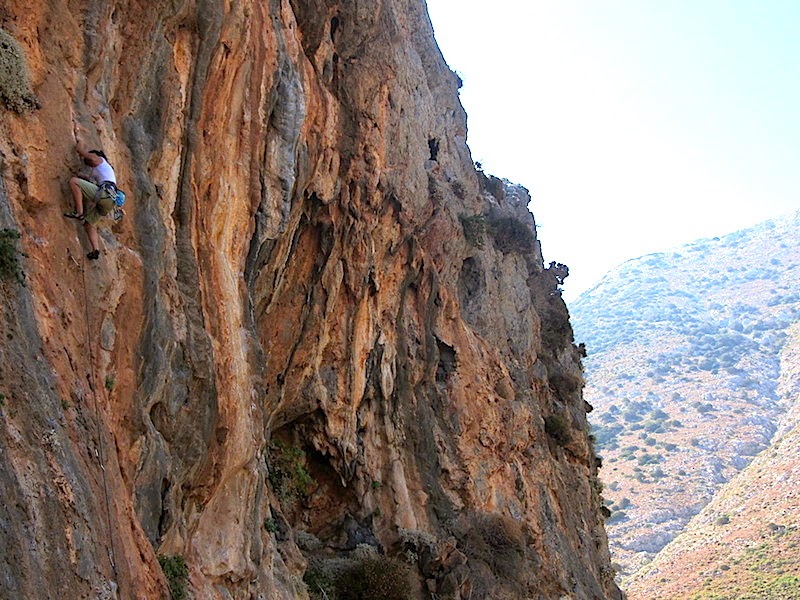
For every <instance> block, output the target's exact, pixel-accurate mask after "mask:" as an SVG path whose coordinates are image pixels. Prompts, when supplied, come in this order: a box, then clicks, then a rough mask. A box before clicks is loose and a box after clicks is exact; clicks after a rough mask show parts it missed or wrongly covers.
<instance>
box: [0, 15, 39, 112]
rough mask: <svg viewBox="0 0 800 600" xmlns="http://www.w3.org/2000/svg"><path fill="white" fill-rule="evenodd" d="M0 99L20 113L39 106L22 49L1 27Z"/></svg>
mask: <svg viewBox="0 0 800 600" xmlns="http://www.w3.org/2000/svg"><path fill="white" fill-rule="evenodd" d="M0 100H2V101H3V103H4V104H5V105H6V107H8V108H9V109H11V110H13V111H15V112H18V113H22V112H25V111H28V110H32V109H34V108H38V107H39V101H38V100H37V99H36V97H35V96H34V95H33V92H32V91H31V83H30V77H29V75H28V67H27V66H26V64H25V57H24V55H23V53H22V49H21V48H20V46H19V44H18V43H17V41H16V40H15V39H14V38H13V37H11V35H10V34H9V33H8V32H7V31H5V30H3V29H0Z"/></svg>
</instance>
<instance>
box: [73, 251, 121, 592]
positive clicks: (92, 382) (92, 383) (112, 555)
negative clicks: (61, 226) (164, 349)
mask: <svg viewBox="0 0 800 600" xmlns="http://www.w3.org/2000/svg"><path fill="white" fill-rule="evenodd" d="M67 253H68V254H69V257H70V258H71V259H72V262H74V263H75V264H76V265H77V266H78V268H79V269H80V271H81V280H82V283H83V307H84V311H85V315H86V344H87V346H88V347H89V368H90V374H87V379H89V376H91V379H89V390H90V391H91V393H92V398H93V399H94V414H95V422H96V423H97V446H96V447H95V451H94V454H95V456H96V457H97V459H98V461H99V462H100V471H101V473H102V476H103V495H104V496H105V503H106V521H107V523H108V540H109V542H110V544H111V546H110V551H109V554H108V560H109V561H111V568H112V569H113V571H114V578H115V579H116V584H117V590H119V585H120V579H119V572H118V571H117V554H116V550H115V548H114V534H113V532H112V530H111V500H110V497H109V493H108V477H107V476H106V466H105V456H104V453H103V436H102V431H101V428H100V411H99V407H98V403H97V387H96V383H97V374H96V373H95V368H94V344H92V332H91V327H90V326H89V295H88V293H87V291H86V261H85V260H84V264H83V265H79V264H78V261H76V260H75V258H74V257H73V256H72V253H71V252H69V250H67Z"/></svg>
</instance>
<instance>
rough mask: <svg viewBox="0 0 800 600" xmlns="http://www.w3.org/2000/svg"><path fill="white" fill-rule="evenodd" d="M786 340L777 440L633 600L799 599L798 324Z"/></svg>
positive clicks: (648, 574)
mask: <svg viewBox="0 0 800 600" xmlns="http://www.w3.org/2000/svg"><path fill="white" fill-rule="evenodd" d="M788 336H789V337H788V339H787V342H786V345H785V346H784V348H783V351H782V354H781V363H782V365H783V366H784V368H783V369H782V371H781V381H780V384H779V388H780V393H781V394H782V395H785V396H786V397H787V398H793V400H794V401H793V403H792V405H791V407H790V409H789V411H788V412H787V413H786V415H785V417H784V418H783V419H782V421H781V422H780V424H779V428H778V432H777V433H776V435H775V438H774V440H773V441H772V443H771V444H770V446H769V448H767V449H766V450H764V451H763V452H761V453H760V454H759V455H758V456H757V457H756V458H755V459H754V460H753V462H752V463H751V464H750V465H748V466H747V467H746V468H745V469H744V470H743V471H742V472H741V473H740V474H739V475H737V476H736V477H734V478H733V479H732V480H731V481H730V482H728V483H727V484H726V485H724V486H723V487H722V488H721V489H720V490H719V492H717V494H716V495H715V497H714V499H713V500H712V501H711V503H710V504H709V505H708V506H707V507H705V508H704V509H703V511H702V512H701V513H700V514H698V515H697V516H696V517H694V518H693V519H692V520H691V521H690V522H689V523H688V525H687V526H686V528H685V529H684V530H683V531H682V532H681V534H680V535H679V536H678V537H677V538H676V539H675V540H673V541H672V542H671V543H670V544H669V545H667V546H666V547H665V548H664V549H663V550H662V551H661V552H659V553H658V555H657V556H656V558H655V560H653V562H651V563H650V564H649V565H647V566H646V567H645V568H643V569H642V570H641V571H640V572H639V573H636V574H635V575H634V576H633V577H632V578H631V579H630V580H629V581H628V582H627V589H628V592H629V594H630V597H631V598H653V597H654V596H653V594H652V592H651V590H654V589H658V590H659V592H658V596H657V597H658V598H664V599H675V600H678V599H680V598H692V599H693V600H695V599H696V600H715V599H720V600H721V599H724V598H730V599H750V600H787V599H796V598H800V323H796V324H794V325H793V326H792V327H790V329H789V331H788Z"/></svg>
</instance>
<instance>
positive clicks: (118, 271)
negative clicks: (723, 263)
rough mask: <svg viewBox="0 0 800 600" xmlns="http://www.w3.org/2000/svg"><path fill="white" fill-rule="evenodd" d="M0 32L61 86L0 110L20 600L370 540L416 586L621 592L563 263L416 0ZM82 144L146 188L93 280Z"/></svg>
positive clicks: (10, 487)
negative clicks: (484, 163)
mask: <svg viewBox="0 0 800 600" xmlns="http://www.w3.org/2000/svg"><path fill="white" fill-rule="evenodd" d="M0 25H1V26H2V29H3V30H4V31H5V32H6V33H7V34H8V35H9V36H11V37H12V38H13V39H14V40H15V41H16V43H17V44H18V47H19V49H20V50H21V53H22V54H23V55H24V60H25V62H26V64H27V70H28V78H29V81H28V83H29V86H30V88H31V89H30V92H31V93H32V94H33V95H34V96H35V102H34V100H32V99H31V98H32V96H30V95H27V96H25V98H27V99H28V100H26V102H27V104H25V105H24V106H23V105H18V106H15V107H13V108H14V109H13V110H12V108H6V107H3V108H2V109H0V129H1V130H2V136H0V173H1V174H2V179H1V180H0V227H2V228H8V229H15V230H18V231H19V232H21V233H22V240H21V248H22V250H24V253H25V255H26V256H24V257H20V260H21V264H22V266H23V269H24V271H25V273H26V284H25V285H24V286H23V285H20V284H19V283H17V282H16V281H14V280H13V279H9V278H6V279H4V280H3V282H2V290H3V297H2V304H1V306H2V313H0V318H1V319H2V321H0V323H2V329H3V336H4V337H3V340H2V346H1V347H0V348H2V354H0V359H1V360H0V375H1V376H2V382H0V393H2V402H0V415H1V416H2V423H0V483H2V485H0V496H2V503H0V504H2V509H0V542H2V545H3V547H4V548H5V549H6V551H5V555H4V559H3V561H2V563H0V596H2V597H25V598H38V597H42V598H44V597H57V596H58V597H63V598H115V597H118V598H126V599H127V598H161V597H165V596H166V595H167V593H168V592H167V580H166V578H165V577H164V575H163V574H162V570H161V568H160V567H159V564H158V562H157V560H156V558H157V556H158V555H163V556H168V557H170V556H181V557H183V559H184V560H185V562H186V564H187V566H188V577H187V578H186V581H183V582H180V583H181V584H182V585H185V586H186V587H187V589H188V590H190V592H191V593H192V594H193V595H194V597H195V598H209V599H218V598H219V599H223V598H236V599H239V598H242V599H243V598H306V597H308V595H309V594H311V595H312V596H314V595H316V594H318V591H317V590H315V589H314V587H313V585H309V584H308V583H307V582H308V581H309V577H308V573H309V571H310V570H311V568H312V566H313V565H317V564H320V561H323V562H324V561H326V560H329V561H330V560H334V559H340V560H355V559H353V558H352V557H353V556H356V554H354V553H357V552H363V551H364V547H365V545H367V546H371V547H372V548H375V549H379V551H380V552H381V553H385V554H388V555H401V556H403V557H404V560H405V561H406V562H407V563H408V565H409V569H410V572H411V574H412V579H413V580H414V581H416V583H415V585H414V586H412V588H413V590H415V591H413V590H412V591H413V594H415V595H417V596H419V597H421V598H422V597H428V595H429V594H435V595H436V596H437V597H451V598H517V597H519V598H575V599H583V598H587V599H588V598H618V597H620V593H619V591H618V590H617V588H616V586H615V585H614V583H613V572H612V571H611V569H610V567H609V557H608V551H607V542H606V538H605V533H604V529H603V524H602V520H601V518H600V516H599V507H600V504H599V492H598V489H597V488H598V486H597V485H594V482H596V469H597V467H596V458H595V455H594V452H593V450H592V449H591V445H590V443H589V440H588V436H587V424H586V415H585V405H584V402H583V400H582V396H581V389H582V385H583V379H582V374H581V366H580V356H579V352H578V349H577V348H575V347H574V345H573V344H572V333H571V329H570V326H569V321H568V315H567V313H566V308H565V306H564V304H563V302H562V301H561V298H560V295H559V293H558V291H557V276H558V275H559V273H558V272H557V271H554V270H552V269H544V268H543V265H542V258H541V253H540V249H539V245H538V241H537V240H536V235H535V226H534V223H533V219H532V217H531V216H530V213H529V212H528V211H527V203H528V202H529V197H528V195H527V192H526V191H525V190H524V189H522V188H519V187H515V186H512V185H510V184H508V183H505V182H502V181H500V180H497V179H495V178H492V177H487V176H485V175H484V174H483V173H481V172H478V171H476V170H475V168H474V166H473V164H472V161H471V158H470V153H469V150H468V148H467V145H466V116H465V114H464V111H463V109H462V108H461V105H460V104H459V102H458V86H459V81H458V78H457V76H456V75H455V74H454V73H452V72H451V71H450V70H449V69H448V68H447V66H446V64H445V62H444V60H443V59H442V56H441V54H440V52H439V50H438V48H437V46H436V44H435V41H434V39H433V33H432V29H431V26H430V23H429V20H428V17H427V13H426V10H425V6H424V3H423V2H421V1H420V0H383V1H379V2H374V3H357V2H334V1H333V0H328V1H323V0H293V1H291V2H290V1H288V0H285V1H281V0H269V1H266V0H265V1H263V2H251V1H242V2H234V3H225V2H219V1H216V0H197V1H196V2H192V1H189V0H187V1H181V0H178V1H177V2H164V1H158V2H147V3H142V2H127V3H122V4H121V5H116V4H114V3H99V2H77V3H74V2H73V3H67V2H65V1H63V0H48V1H45V2H40V3H34V5H31V4H30V3H25V2H17V1H14V0H11V1H10V2H6V3H5V5H4V8H2V9H0ZM3 51H4V52H6V53H7V52H10V50H3ZM3 56H7V54H6V55H3ZM0 58H2V57H0ZM4 60H5V59H4ZM20 76H21V75H20ZM23 83H25V82H23ZM1 84H2V83H1V82H0V85H1ZM0 91H2V90H0ZM37 103H38V106H39V108H38V109H37V108H36V107H35V106H36V104H37ZM9 106H11V105H9ZM21 106H22V108H20V107H21ZM27 107H30V108H27ZM17 110H20V111H21V112H17ZM76 138H80V139H82V140H83V141H85V142H86V143H87V144H88V145H89V147H102V148H103V149H104V150H105V152H106V154H108V156H109V159H110V161H111V163H112V164H113V165H114V167H115V169H116V173H117V177H118V180H119V184H120V187H121V188H122V189H124V190H125V191H126V192H127V197H128V203H127V205H126V207H125V208H126V212H127V214H126V216H125V218H124V219H123V220H122V221H121V222H120V223H117V224H113V225H112V224H111V223H110V222H109V223H107V224H105V225H104V226H102V227H101V246H102V247H101V258H100V260H99V261H96V262H88V261H86V260H85V259H84V255H85V253H86V252H87V251H88V250H89V248H88V245H87V241H86V237H85V234H84V232H83V230H82V228H81V227H79V226H77V225H76V223H75V222H74V221H67V220H66V219H64V218H63V217H62V213H63V212H64V211H66V210H69V209H71V205H70V195H69V187H68V185H67V181H68V180H69V177H70V176H71V175H72V174H73V173H75V172H78V171H79V170H80V167H81V164H80V162H79V161H78V156H77V154H76V152H75V144H76ZM301 540H305V541H303V542H301ZM309 540H313V543H310V542H309ZM304 574H305V575H306V583H304V582H303V576H304Z"/></svg>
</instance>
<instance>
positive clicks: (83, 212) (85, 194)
mask: <svg viewBox="0 0 800 600" xmlns="http://www.w3.org/2000/svg"><path fill="white" fill-rule="evenodd" d="M77 150H78V154H80V155H81V157H82V158H83V162H84V164H85V165H86V166H88V167H91V168H92V179H94V183H93V182H91V181H87V180H86V179H82V178H80V177H73V178H72V179H70V180H69V187H70V189H71V190H72V201H73V204H74V205H75V211H74V212H69V213H64V216H65V217H69V218H70V219H78V220H79V221H82V222H83V228H84V229H85V230H86V235H87V237H88V238H89V243H90V244H91V245H92V251H91V252H89V253H88V254H87V255H86V258H88V259H89V260H97V259H98V258H100V240H99V238H98V235H97V229H96V224H97V222H98V221H99V220H100V219H101V218H102V217H105V216H106V215H108V214H110V213H112V211H113V210H114V196H115V194H116V190H117V177H116V175H115V174H114V169H113V168H112V167H111V165H110V164H109V162H108V158H107V157H106V155H105V154H104V153H103V151H102V150H87V149H86V146H84V145H83V143H82V142H80V141H78V144H77Z"/></svg>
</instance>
